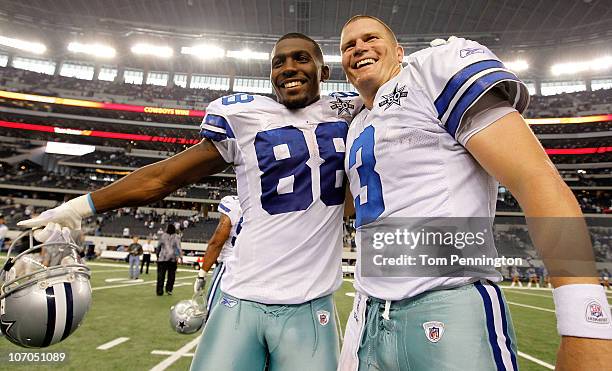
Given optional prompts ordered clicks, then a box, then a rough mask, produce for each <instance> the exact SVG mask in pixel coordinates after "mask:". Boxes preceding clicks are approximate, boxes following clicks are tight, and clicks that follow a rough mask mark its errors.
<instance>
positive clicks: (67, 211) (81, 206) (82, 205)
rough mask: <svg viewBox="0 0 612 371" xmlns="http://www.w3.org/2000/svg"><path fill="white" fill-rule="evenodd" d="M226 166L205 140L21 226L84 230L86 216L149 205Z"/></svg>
mask: <svg viewBox="0 0 612 371" xmlns="http://www.w3.org/2000/svg"><path fill="white" fill-rule="evenodd" d="M225 167H227V163H226V162H225V161H224V160H223V158H222V157H221V155H220V154H219V151H218V150H217V148H216V147H215V146H214V144H212V143H211V142H210V141H209V140H206V139H205V140H202V141H201V142H200V143H198V144H196V145H194V146H192V147H191V148H189V149H187V150H185V151H183V152H181V153H179V154H177V155H175V156H172V157H170V158H168V159H165V160H163V161H159V162H156V163H154V164H151V165H148V166H145V167H143V168H140V169H138V170H136V171H134V172H133V173H131V174H129V175H127V176H125V177H124V178H122V179H120V180H118V181H116V182H114V183H112V184H110V185H108V186H106V187H104V188H102V189H99V190H97V191H94V192H92V193H90V194H88V195H84V196H80V197H77V198H75V199H73V200H70V201H68V202H66V203H65V204H62V205H60V206H58V207H56V208H54V209H51V210H47V211H44V212H43V213H41V214H40V215H39V216H38V217H36V218H32V219H28V220H24V221H21V222H19V223H18V225H19V226H22V227H27V228H35V227H41V226H46V225H47V224H49V223H51V222H53V223H57V224H59V225H61V226H63V227H68V228H71V229H80V227H81V219H82V218H83V217H87V216H90V215H92V214H93V213H99V212H104V211H108V210H113V209H117V208H120V207H131V206H141V205H147V204H149V203H152V202H155V201H158V200H161V199H163V198H164V197H165V196H167V195H168V194H170V193H172V192H174V191H175V190H177V189H179V188H181V187H184V186H186V185H188V184H191V183H195V182H197V181H198V180H200V179H201V178H202V177H204V176H207V175H213V174H215V173H218V172H219V171H221V170H223V169H224V168H225Z"/></svg>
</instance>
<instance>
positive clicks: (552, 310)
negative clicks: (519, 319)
mask: <svg viewBox="0 0 612 371" xmlns="http://www.w3.org/2000/svg"><path fill="white" fill-rule="evenodd" d="M507 303H508V304H512V305H517V306H519V307H525V308H531V309H536V310H541V311H543V312H550V313H555V310H554V309H548V308H542V307H535V306H533V305H527V304H521V303H515V302H513V301H508V302H507Z"/></svg>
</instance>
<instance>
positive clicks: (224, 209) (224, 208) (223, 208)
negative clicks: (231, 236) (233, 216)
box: [219, 204, 232, 213]
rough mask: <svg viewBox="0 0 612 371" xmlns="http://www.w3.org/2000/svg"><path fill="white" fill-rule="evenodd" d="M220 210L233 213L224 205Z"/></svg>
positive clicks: (221, 205)
mask: <svg viewBox="0 0 612 371" xmlns="http://www.w3.org/2000/svg"><path fill="white" fill-rule="evenodd" d="M219 209H221V210H223V211H225V212H226V213H229V212H231V211H232V210H230V209H229V208H228V207H227V206H225V205H223V204H219Z"/></svg>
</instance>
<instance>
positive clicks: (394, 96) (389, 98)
mask: <svg viewBox="0 0 612 371" xmlns="http://www.w3.org/2000/svg"><path fill="white" fill-rule="evenodd" d="M405 89H406V85H404V86H402V87H398V84H395V87H394V88H393V91H392V92H391V93H389V94H386V95H383V96H382V101H381V102H380V103H378V106H379V107H382V106H385V105H386V107H385V111H386V110H387V108H389V107H391V106H392V105H394V104H397V105H398V106H401V105H402V104H401V101H400V99H401V98H406V97H407V96H408V92H406V91H404V90H405Z"/></svg>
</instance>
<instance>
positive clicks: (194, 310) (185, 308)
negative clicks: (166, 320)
mask: <svg viewBox="0 0 612 371" xmlns="http://www.w3.org/2000/svg"><path fill="white" fill-rule="evenodd" d="M205 320H206V306H205V305H204V306H202V305H201V304H200V303H197V302H196V300H194V299H191V300H181V301H179V302H178V303H176V304H174V305H173V306H172V307H171V308H170V327H172V329H174V331H176V332H178V333H179V334H193V333H195V332H198V331H199V330H200V329H201V328H202V326H203V325H204V321H205Z"/></svg>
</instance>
